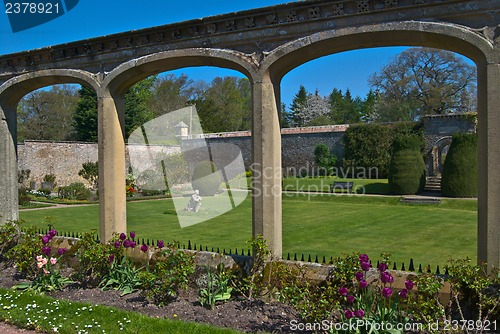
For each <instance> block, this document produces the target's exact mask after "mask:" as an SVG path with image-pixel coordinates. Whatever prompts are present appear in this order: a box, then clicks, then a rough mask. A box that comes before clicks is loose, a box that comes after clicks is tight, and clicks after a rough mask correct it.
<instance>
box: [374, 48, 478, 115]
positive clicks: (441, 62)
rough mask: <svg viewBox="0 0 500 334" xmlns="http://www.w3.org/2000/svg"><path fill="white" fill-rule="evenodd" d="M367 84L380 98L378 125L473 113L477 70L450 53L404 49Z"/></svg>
mask: <svg viewBox="0 0 500 334" xmlns="http://www.w3.org/2000/svg"><path fill="white" fill-rule="evenodd" d="M369 83H370V86H371V87H372V89H374V90H375V91H376V92H377V93H378V94H379V96H380V104H381V106H380V107H379V110H378V113H377V115H376V118H377V120H378V121H382V122H387V121H413V120H416V119H417V118H419V117H421V116H425V115H434V114H446V113H451V112H467V111H475V100H476V99H475V94H476V69H475V68H474V66H471V65H469V64H467V63H466V62H465V61H464V60H463V59H462V58H460V57H458V56H457V55H456V54H454V53H452V52H449V51H444V50H438V49H430V48H410V49H407V50H405V51H403V52H401V53H400V54H399V55H397V56H396V57H395V58H394V59H393V60H392V61H390V62H389V63H388V64H387V65H385V66H384V67H383V68H382V69H381V70H380V72H377V73H374V74H373V75H372V76H371V77H370V78H369Z"/></svg>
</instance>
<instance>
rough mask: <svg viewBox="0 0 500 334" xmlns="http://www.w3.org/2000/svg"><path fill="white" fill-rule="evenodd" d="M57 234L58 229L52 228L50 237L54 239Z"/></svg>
mask: <svg viewBox="0 0 500 334" xmlns="http://www.w3.org/2000/svg"><path fill="white" fill-rule="evenodd" d="M56 235H57V231H56V230H50V231H49V237H50V239H52V238H53V237H55V236H56Z"/></svg>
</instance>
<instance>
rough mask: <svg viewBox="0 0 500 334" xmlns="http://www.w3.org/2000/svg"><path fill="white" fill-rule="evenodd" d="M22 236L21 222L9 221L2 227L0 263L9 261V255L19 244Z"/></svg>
mask: <svg viewBox="0 0 500 334" xmlns="http://www.w3.org/2000/svg"><path fill="white" fill-rule="evenodd" d="M21 236H22V234H21V223H20V222H18V221H8V222H6V223H4V224H3V225H0V261H5V260H6V259H7V253H8V252H9V251H10V250H11V249H12V248H14V247H15V246H16V245H17V244H18V243H19V241H20V239H21Z"/></svg>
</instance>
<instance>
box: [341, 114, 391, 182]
mask: <svg viewBox="0 0 500 334" xmlns="http://www.w3.org/2000/svg"><path fill="white" fill-rule="evenodd" d="M392 140H393V139H392V136H391V131H390V129H389V127H387V126H383V125H379V124H357V125H353V126H350V127H349V128H348V129H347V131H346V132H345V134H344V168H348V167H351V166H355V167H358V168H359V167H363V168H366V169H368V168H373V167H375V168H377V169H378V175H379V177H380V178H386V177H387V175H388V166H389V160H390V147H391V144H392Z"/></svg>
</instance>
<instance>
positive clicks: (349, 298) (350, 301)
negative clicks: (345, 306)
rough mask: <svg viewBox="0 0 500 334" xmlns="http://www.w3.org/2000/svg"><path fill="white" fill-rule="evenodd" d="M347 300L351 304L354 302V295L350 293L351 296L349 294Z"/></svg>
mask: <svg viewBox="0 0 500 334" xmlns="http://www.w3.org/2000/svg"><path fill="white" fill-rule="evenodd" d="M347 302H348V303H349V304H352V303H354V296H353V295H349V296H347Z"/></svg>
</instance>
